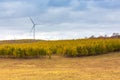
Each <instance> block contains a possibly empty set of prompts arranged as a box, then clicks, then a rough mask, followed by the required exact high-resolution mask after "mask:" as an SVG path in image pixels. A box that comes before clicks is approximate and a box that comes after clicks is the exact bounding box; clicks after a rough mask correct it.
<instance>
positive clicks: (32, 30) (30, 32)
mask: <svg viewBox="0 0 120 80" xmlns="http://www.w3.org/2000/svg"><path fill="white" fill-rule="evenodd" d="M34 28H35V25H33V27H32V29H31V31H30V33H31V32H32V31H33V29H34Z"/></svg>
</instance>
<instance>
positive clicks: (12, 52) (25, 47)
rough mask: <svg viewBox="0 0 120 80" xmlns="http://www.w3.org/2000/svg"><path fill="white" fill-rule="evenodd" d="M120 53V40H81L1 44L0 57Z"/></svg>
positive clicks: (78, 55)
mask: <svg viewBox="0 0 120 80" xmlns="http://www.w3.org/2000/svg"><path fill="white" fill-rule="evenodd" d="M116 51H120V39H80V40H62V41H39V42H35V43H22V44H1V45H0V57H15V58H29V57H44V56H49V58H51V56H52V55H60V56H66V57H80V56H90V55H99V54H106V53H109V52H116Z"/></svg>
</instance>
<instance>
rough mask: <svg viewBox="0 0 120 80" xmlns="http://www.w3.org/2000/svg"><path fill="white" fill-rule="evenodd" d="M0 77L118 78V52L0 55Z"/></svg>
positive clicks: (46, 79) (43, 79) (16, 79)
mask: <svg viewBox="0 0 120 80" xmlns="http://www.w3.org/2000/svg"><path fill="white" fill-rule="evenodd" d="M0 80H120V52H119V53H117V52H116V53H110V54H103V55H99V56H88V57H80V58H65V57H60V56H53V57H52V59H48V58H43V59H8V58H6V59H5V58H1V59H0Z"/></svg>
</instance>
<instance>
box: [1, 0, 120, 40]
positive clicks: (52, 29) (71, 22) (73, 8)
mask: <svg viewBox="0 0 120 80" xmlns="http://www.w3.org/2000/svg"><path fill="white" fill-rule="evenodd" d="M29 16H30V17H31V18H32V19H33V21H34V22H35V23H36V24H42V25H36V38H37V39H49V40H55V39H76V38H84V37H89V36H91V35H96V36H99V35H105V34H107V35H111V34H112V33H114V32H115V33H120V0H0V40H3V39H26V38H27V39H30V38H31V39H32V38H33V36H32V32H31V28H32V26H33V24H32V23H31V21H30V19H29Z"/></svg>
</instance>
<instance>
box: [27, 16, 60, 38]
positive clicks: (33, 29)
mask: <svg viewBox="0 0 120 80" xmlns="http://www.w3.org/2000/svg"><path fill="white" fill-rule="evenodd" d="M29 19H30V21H31V22H32V24H33V27H32V29H31V32H32V31H33V39H34V40H35V36H36V34H35V32H36V25H45V24H36V23H35V22H34V21H33V19H32V18H31V17H29ZM54 24H60V23H54ZM54 24H47V25H54Z"/></svg>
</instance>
